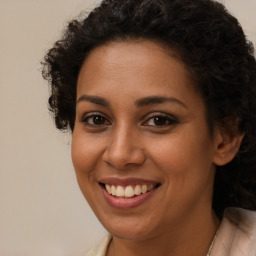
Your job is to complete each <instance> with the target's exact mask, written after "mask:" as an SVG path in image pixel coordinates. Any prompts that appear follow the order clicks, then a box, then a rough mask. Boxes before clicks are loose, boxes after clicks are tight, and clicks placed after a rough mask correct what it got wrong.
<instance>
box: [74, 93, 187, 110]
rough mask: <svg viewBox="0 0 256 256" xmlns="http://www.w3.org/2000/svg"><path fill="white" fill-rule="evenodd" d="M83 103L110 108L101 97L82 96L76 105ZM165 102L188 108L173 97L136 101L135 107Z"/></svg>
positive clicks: (152, 97) (155, 97) (147, 98)
mask: <svg viewBox="0 0 256 256" xmlns="http://www.w3.org/2000/svg"><path fill="white" fill-rule="evenodd" d="M81 101H89V102H91V103H93V104H96V105H100V106H103V107H110V103H109V102H108V101H107V100H106V99H104V98H102V97H99V96H91V95H82V96H81V97H79V98H78V100H77V101H76V104H78V103H79V102H81ZM165 102H172V103H177V104H179V105H181V106H182V107H184V108H187V105H186V104H185V103H184V102H182V101H180V100H178V99H176V98H173V97H165V96H148V97H145V98H141V99H138V100H136V101H135V106H137V107H144V106H148V105H156V104H163V103H165Z"/></svg>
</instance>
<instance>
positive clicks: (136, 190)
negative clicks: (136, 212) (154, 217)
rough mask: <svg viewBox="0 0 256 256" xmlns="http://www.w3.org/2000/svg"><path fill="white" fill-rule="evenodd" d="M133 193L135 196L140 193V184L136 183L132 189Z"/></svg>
mask: <svg viewBox="0 0 256 256" xmlns="http://www.w3.org/2000/svg"><path fill="white" fill-rule="evenodd" d="M134 194H135V195H136V196H138V195H140V194H141V186H140V185H136V187H135V190H134Z"/></svg>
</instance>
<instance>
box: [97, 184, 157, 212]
mask: <svg viewBox="0 0 256 256" xmlns="http://www.w3.org/2000/svg"><path fill="white" fill-rule="evenodd" d="M101 189H102V192H103V195H104V198H105V199H106V201H107V203H108V204H109V205H110V206H112V207H114V208H117V209H129V208H134V207H136V206H139V205H141V204H143V203H144V202H145V201H147V200H148V199H149V198H150V197H151V196H152V195H153V194H154V192H155V191H156V189H153V190H151V191H149V192H147V193H145V194H140V195H138V196H135V197H128V198H120V197H115V196H112V195H110V194H109V193H108V192H107V191H106V190H105V189H104V188H102V187H101Z"/></svg>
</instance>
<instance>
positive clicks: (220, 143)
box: [213, 127, 244, 166]
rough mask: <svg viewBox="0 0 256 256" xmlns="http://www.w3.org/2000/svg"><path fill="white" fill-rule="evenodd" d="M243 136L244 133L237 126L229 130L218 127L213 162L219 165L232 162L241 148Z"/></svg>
mask: <svg viewBox="0 0 256 256" xmlns="http://www.w3.org/2000/svg"><path fill="white" fill-rule="evenodd" d="M243 137H244V134H243V133H241V132H239V131H238V128H237V127H236V128H234V129H229V130H228V129H224V128H217V130H216V133H215V146H214V150H215V152H214V153H215V154H214V159H213V162H214V163H215V164H216V165H219V166H222V165H225V164H227V163H229V162H231V161H232V160H233V158H234V157H235V156H236V153H237V152H238V150H239V148H240V145H241V142H242V139H243Z"/></svg>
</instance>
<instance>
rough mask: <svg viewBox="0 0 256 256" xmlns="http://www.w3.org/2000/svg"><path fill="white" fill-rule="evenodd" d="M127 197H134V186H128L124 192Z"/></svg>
mask: <svg viewBox="0 0 256 256" xmlns="http://www.w3.org/2000/svg"><path fill="white" fill-rule="evenodd" d="M124 196H125V197H133V196H134V189H133V187H132V186H127V187H126V188H125V191H124Z"/></svg>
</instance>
